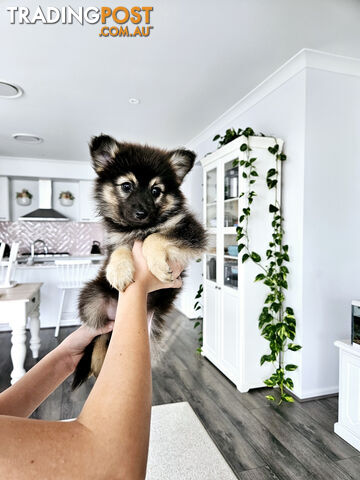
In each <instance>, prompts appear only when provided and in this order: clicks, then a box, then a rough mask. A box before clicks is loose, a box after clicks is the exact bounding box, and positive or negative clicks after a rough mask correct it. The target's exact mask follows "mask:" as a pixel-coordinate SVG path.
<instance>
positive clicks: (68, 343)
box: [57, 321, 114, 371]
mask: <svg viewBox="0 0 360 480" xmlns="http://www.w3.org/2000/svg"><path fill="white" fill-rule="evenodd" d="M113 327H114V322H113V321H110V322H108V323H107V324H106V325H105V326H104V327H101V328H98V329H96V328H91V327H88V326H87V325H81V327H79V328H78V329H77V330H75V331H74V332H72V333H71V334H70V335H69V336H67V337H66V338H65V340H63V342H62V343H60V345H59V346H58V347H57V349H58V351H59V352H61V354H62V355H64V358H65V359H66V360H67V361H69V365H70V369H71V370H72V371H73V370H75V368H76V366H77V364H78V363H79V361H80V359H81V357H82V356H83V353H84V350H85V348H86V347H87V346H88V345H89V343H90V342H91V341H92V340H93V338H95V337H96V336H98V335H101V334H103V333H109V332H111V331H112V329H113Z"/></svg>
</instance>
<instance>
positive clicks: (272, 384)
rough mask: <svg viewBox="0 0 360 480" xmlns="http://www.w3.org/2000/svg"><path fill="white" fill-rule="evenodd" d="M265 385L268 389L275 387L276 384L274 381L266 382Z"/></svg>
mask: <svg viewBox="0 0 360 480" xmlns="http://www.w3.org/2000/svg"><path fill="white" fill-rule="evenodd" d="M264 383H265V385H266V386H267V387H273V386H274V382H273V381H272V380H269V379H268V380H264Z"/></svg>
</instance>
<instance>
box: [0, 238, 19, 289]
mask: <svg viewBox="0 0 360 480" xmlns="http://www.w3.org/2000/svg"><path fill="white" fill-rule="evenodd" d="M4 251H5V243H4V242H1V243H0V289H1V288H11V287H14V286H15V285H16V282H15V281H13V280H12V278H13V277H14V273H15V268H16V264H15V262H16V259H17V254H18V251H19V243H16V242H14V243H13V244H12V245H11V250H10V255H9V259H8V260H4Z"/></svg>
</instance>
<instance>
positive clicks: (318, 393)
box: [285, 385, 339, 403]
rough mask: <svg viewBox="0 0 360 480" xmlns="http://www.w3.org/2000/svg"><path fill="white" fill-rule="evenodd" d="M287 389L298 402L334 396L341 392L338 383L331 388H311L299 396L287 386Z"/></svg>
mask: <svg viewBox="0 0 360 480" xmlns="http://www.w3.org/2000/svg"><path fill="white" fill-rule="evenodd" d="M285 390H286V391H287V392H288V393H289V394H290V395H291V396H293V397H294V398H295V399H296V400H297V401H298V402H300V403H301V402H310V401H311V400H320V399H321V398H327V397H334V396H335V395H338V393H339V386H338V385H336V386H335V387H331V388H319V389H318V390H310V391H308V392H306V393H305V394H304V395H302V396H299V395H298V394H296V393H295V392H292V391H291V390H289V389H287V388H285Z"/></svg>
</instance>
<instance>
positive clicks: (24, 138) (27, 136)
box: [12, 133, 44, 144]
mask: <svg viewBox="0 0 360 480" xmlns="http://www.w3.org/2000/svg"><path fill="white" fill-rule="evenodd" d="M12 137H13V139H14V140H17V141H18V142H21V143H32V144H35V143H42V142H43V141H44V139H43V138H41V137H38V136H37V135H32V134H31V133H13V134H12Z"/></svg>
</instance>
